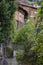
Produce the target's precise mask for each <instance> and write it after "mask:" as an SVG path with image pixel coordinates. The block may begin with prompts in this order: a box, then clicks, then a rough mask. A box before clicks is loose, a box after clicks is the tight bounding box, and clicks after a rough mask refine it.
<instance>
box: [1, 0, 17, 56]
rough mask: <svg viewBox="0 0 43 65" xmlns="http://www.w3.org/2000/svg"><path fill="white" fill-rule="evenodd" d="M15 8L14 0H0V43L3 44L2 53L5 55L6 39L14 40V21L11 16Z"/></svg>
mask: <svg viewBox="0 0 43 65" xmlns="http://www.w3.org/2000/svg"><path fill="white" fill-rule="evenodd" d="M16 9H17V4H16V0H1V1H0V43H2V45H3V54H4V55H5V44H6V43H7V42H8V41H12V42H13V41H14V40H13V39H14V34H15V29H16V23H15V20H14V17H13V14H14V12H15V11H16Z"/></svg>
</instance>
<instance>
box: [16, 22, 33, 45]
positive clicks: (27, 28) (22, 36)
mask: <svg viewBox="0 0 43 65" xmlns="http://www.w3.org/2000/svg"><path fill="white" fill-rule="evenodd" d="M33 29H34V24H32V25H31V23H29V21H27V23H26V24H25V25H24V26H23V27H22V28H21V29H20V30H18V33H17V36H16V38H15V43H18V44H25V43H27V42H28V40H27V34H28V33H30V32H31V33H32V31H33Z"/></svg>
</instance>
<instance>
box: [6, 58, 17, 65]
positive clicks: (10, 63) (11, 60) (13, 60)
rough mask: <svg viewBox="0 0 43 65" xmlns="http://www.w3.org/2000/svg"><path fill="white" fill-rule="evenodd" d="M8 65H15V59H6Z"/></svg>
mask: <svg viewBox="0 0 43 65" xmlns="http://www.w3.org/2000/svg"><path fill="white" fill-rule="evenodd" d="M7 61H8V64H9V65H17V60H16V57H14V58H12V59H11V58H10V59H7Z"/></svg>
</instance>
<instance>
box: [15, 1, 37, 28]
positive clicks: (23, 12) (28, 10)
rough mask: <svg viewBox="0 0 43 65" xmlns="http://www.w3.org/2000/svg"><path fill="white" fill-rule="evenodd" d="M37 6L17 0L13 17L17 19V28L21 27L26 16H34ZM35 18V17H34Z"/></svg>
mask: <svg viewBox="0 0 43 65" xmlns="http://www.w3.org/2000/svg"><path fill="white" fill-rule="evenodd" d="M36 10H37V8H36V7H35V6H29V5H26V4H24V3H23V2H20V1H19V2H18V10H17V11H16V12H15V19H16V21H17V28H18V29H19V28H21V27H22V26H24V24H25V23H26V19H27V16H28V15H29V16H31V17H32V16H33V17H34V16H35V13H34V12H36ZM34 18H35V17H34Z"/></svg>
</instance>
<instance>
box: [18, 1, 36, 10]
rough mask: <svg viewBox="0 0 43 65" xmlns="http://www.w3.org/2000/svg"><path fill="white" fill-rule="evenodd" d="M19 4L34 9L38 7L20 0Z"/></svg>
mask: <svg viewBox="0 0 43 65" xmlns="http://www.w3.org/2000/svg"><path fill="white" fill-rule="evenodd" d="M18 4H19V5H22V6H26V7H30V8H33V9H37V7H35V6H32V5H27V4H25V3H23V2H21V1H19V2H18Z"/></svg>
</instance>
